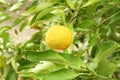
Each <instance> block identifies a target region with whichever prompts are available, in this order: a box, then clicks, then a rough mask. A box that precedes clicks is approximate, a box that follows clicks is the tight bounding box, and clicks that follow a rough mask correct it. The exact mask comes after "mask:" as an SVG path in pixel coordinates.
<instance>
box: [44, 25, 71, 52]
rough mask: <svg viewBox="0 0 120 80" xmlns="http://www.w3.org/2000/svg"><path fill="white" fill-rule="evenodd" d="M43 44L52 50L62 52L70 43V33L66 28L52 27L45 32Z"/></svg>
mask: <svg viewBox="0 0 120 80" xmlns="http://www.w3.org/2000/svg"><path fill="white" fill-rule="evenodd" d="M45 42H46V44H47V45H48V47H50V48H52V49H55V50H64V49H66V48H68V47H69V46H70V44H71V42H72V32H71V30H70V29H68V28H67V27H64V26H61V25H54V26H52V27H50V28H49V29H48V31H47V32H46V37H45Z"/></svg>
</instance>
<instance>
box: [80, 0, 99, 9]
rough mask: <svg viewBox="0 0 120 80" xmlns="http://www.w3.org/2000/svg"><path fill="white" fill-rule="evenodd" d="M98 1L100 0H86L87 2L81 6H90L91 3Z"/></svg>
mask: <svg viewBox="0 0 120 80" xmlns="http://www.w3.org/2000/svg"><path fill="white" fill-rule="evenodd" d="M99 1H101V0H88V2H87V3H85V4H84V5H83V6H82V8H84V7H87V6H90V5H93V4H95V3H97V2H99Z"/></svg>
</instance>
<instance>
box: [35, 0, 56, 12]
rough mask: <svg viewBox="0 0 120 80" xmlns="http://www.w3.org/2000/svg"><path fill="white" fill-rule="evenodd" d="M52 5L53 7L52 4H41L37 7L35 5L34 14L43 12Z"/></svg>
mask: <svg viewBox="0 0 120 80" xmlns="http://www.w3.org/2000/svg"><path fill="white" fill-rule="evenodd" d="M52 5H54V3H50V2H42V3H40V4H39V5H37V7H36V9H35V10H36V12H38V11H41V10H44V9H46V8H48V7H51V6H52Z"/></svg>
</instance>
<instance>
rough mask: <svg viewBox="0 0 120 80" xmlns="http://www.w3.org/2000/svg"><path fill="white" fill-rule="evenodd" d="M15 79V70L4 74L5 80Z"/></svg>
mask: <svg viewBox="0 0 120 80" xmlns="http://www.w3.org/2000/svg"><path fill="white" fill-rule="evenodd" d="M16 79H17V74H16V73H15V71H14V70H12V69H11V70H10V71H9V72H8V73H7V75H6V77H5V80H16Z"/></svg>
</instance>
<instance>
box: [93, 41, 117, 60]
mask: <svg viewBox="0 0 120 80" xmlns="http://www.w3.org/2000/svg"><path fill="white" fill-rule="evenodd" d="M117 48H118V44H117V43H116V42H114V41H107V42H104V43H102V44H101V45H100V46H99V48H98V49H97V52H96V56H95V58H94V59H95V60H98V62H99V61H101V60H102V59H103V58H106V57H108V56H109V55H110V54H112V53H113V52H115V50H116V49H117Z"/></svg>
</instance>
